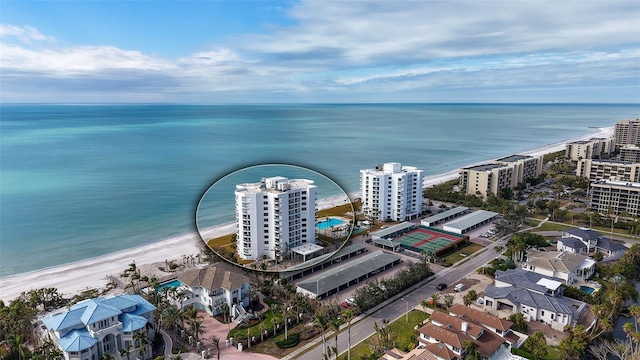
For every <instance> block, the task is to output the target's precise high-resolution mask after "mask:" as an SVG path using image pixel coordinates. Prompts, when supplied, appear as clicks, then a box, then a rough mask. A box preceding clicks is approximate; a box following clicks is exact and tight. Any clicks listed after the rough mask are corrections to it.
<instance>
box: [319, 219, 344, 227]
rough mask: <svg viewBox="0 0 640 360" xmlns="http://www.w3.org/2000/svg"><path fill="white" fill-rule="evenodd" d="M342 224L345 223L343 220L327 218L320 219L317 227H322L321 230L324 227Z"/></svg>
mask: <svg viewBox="0 0 640 360" xmlns="http://www.w3.org/2000/svg"><path fill="white" fill-rule="evenodd" d="M342 224H344V221H343V220H340V219H336V218H327V219H324V220H322V221H318V222H317V223H316V227H317V228H318V229H320V230H324V229H327V228H330V227H332V226H338V225H342Z"/></svg>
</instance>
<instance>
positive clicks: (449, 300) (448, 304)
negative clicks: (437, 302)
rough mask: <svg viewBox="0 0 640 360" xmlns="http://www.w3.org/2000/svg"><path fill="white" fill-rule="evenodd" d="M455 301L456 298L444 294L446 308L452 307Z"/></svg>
mask: <svg viewBox="0 0 640 360" xmlns="http://www.w3.org/2000/svg"><path fill="white" fill-rule="evenodd" d="M454 300H455V297H454V296H453V295H451V294H444V306H446V307H447V309H448V308H450V307H451V305H453V301H454Z"/></svg>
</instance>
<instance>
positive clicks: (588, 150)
mask: <svg viewBox="0 0 640 360" xmlns="http://www.w3.org/2000/svg"><path fill="white" fill-rule="evenodd" d="M614 141H615V140H614V138H613V137H609V138H591V139H589V140H578V141H572V142H570V143H568V144H567V146H566V149H565V156H566V157H567V158H569V159H570V160H571V161H579V160H582V159H602V158H608V157H609V156H611V153H613V150H614V149H615V145H614Z"/></svg>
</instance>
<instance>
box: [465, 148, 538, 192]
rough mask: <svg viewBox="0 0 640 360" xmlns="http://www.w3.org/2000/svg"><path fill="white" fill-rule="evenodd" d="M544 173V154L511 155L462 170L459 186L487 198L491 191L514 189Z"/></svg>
mask: <svg viewBox="0 0 640 360" xmlns="http://www.w3.org/2000/svg"><path fill="white" fill-rule="evenodd" d="M540 174H542V156H527V155H511V156H507V157H504V158H500V159H497V160H496V161H495V162H492V163H487V164H481V165H476V166H470V167H466V168H462V169H461V170H460V180H459V186H460V188H461V189H462V191H464V192H465V193H466V194H471V195H479V196H482V198H484V199H486V198H487V196H489V194H490V193H492V194H494V195H497V194H498V193H499V192H500V190H503V189H514V188H515V187H516V186H517V185H518V184H520V183H522V182H525V181H526V180H527V179H531V178H536V177H538V176H540Z"/></svg>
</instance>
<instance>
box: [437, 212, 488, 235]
mask: <svg viewBox="0 0 640 360" xmlns="http://www.w3.org/2000/svg"><path fill="white" fill-rule="evenodd" d="M498 215H500V214H498V213H497V212H493V211H486V210H478V211H474V212H472V213H471V214H468V215H465V216H463V217H461V218H459V219H457V220H454V221H450V222H448V223H446V224H444V225H443V226H442V230H445V231H450V232H452V233H456V234H464V233H467V232H469V231H470V230H473V229H475V228H477V227H479V226H482V225H484V224H486V223H488V222H491V221H493V220H494V219H496V218H497V217H498Z"/></svg>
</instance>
